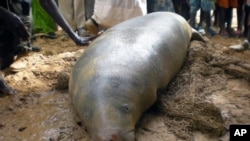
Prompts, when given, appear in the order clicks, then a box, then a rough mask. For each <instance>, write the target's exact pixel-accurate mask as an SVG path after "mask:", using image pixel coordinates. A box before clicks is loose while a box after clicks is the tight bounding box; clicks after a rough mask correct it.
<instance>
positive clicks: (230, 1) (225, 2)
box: [217, 0, 238, 8]
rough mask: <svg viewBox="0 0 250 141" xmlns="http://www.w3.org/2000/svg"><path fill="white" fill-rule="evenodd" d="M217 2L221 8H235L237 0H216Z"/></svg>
mask: <svg viewBox="0 0 250 141" xmlns="http://www.w3.org/2000/svg"><path fill="white" fill-rule="evenodd" d="M217 4H218V5H219V6H220V7H222V8H229V7H232V8H237V7H238V0H217Z"/></svg>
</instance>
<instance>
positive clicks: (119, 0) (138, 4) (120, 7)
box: [92, 0, 147, 28]
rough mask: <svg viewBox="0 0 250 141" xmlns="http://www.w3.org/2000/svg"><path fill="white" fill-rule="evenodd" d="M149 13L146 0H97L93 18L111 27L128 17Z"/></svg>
mask: <svg viewBox="0 0 250 141" xmlns="http://www.w3.org/2000/svg"><path fill="white" fill-rule="evenodd" d="M146 14H147V2H146V0H95V5H94V14H93V16H92V18H93V19H94V20H95V21H96V22H97V23H98V24H99V25H101V26H103V27H105V28H109V27H111V26H113V25H116V24H118V23H120V22H122V21H125V20H127V19H130V18H133V17H136V16H142V15H146Z"/></svg>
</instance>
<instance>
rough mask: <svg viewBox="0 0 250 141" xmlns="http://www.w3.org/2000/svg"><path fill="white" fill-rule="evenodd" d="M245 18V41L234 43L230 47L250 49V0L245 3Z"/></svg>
mask: <svg viewBox="0 0 250 141" xmlns="http://www.w3.org/2000/svg"><path fill="white" fill-rule="evenodd" d="M244 9H245V18H244V35H245V36H246V39H245V40H244V41H243V43H241V44H238V45H232V46H230V47H229V48H231V49H234V50H244V49H250V30H249V28H250V17H249V16H250V0H246V3H245V7H244Z"/></svg>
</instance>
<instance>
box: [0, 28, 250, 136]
mask: <svg viewBox="0 0 250 141" xmlns="http://www.w3.org/2000/svg"><path fill="white" fill-rule="evenodd" d="M57 35H58V38H57V39H46V38H37V39H36V40H35V41H34V44H35V45H36V46H40V47H41V48H42V51H41V52H38V53H30V54H29V55H28V56H27V57H24V58H22V59H20V60H18V61H17V62H16V63H15V65H14V67H15V68H14V69H13V68H12V69H8V70H5V71H4V74H5V75H4V77H5V79H6V80H7V81H8V83H9V84H10V85H11V86H12V87H13V88H15V89H16V90H17V91H18V94H17V95H14V96H8V95H1V97H0V140H1V141H34V140H37V141H38V140H39V141H78V140H81V141H88V140H89V139H88V135H87V133H86V131H85V129H84V125H82V123H81V121H80V119H79V118H78V116H77V115H76V113H75V111H74V109H73V107H72V103H71V99H70V95H69V94H68V90H67V81H68V77H69V73H70V71H71V68H72V67H73V65H74V63H75V61H76V60H77V58H78V57H79V56H80V55H81V53H82V52H84V50H85V49H86V48H87V47H86V46H85V47H78V46H76V45H75V44H74V43H73V42H72V41H71V40H70V39H69V38H68V37H67V36H65V35H64V34H63V32H62V31H58V32H57ZM242 40H243V39H242V38H240V39H239V38H224V37H221V36H215V37H212V38H211V39H210V41H209V42H208V43H207V44H204V43H200V42H197V41H194V42H192V44H191V47H190V48H189V51H188V57H187V59H186V61H185V63H184V66H183V67H182V69H181V71H180V72H179V73H178V75H177V76H176V78H175V79H174V80H173V81H172V82H171V83H170V84H169V86H168V87H167V88H166V89H165V90H161V91H159V100H158V101H157V102H156V104H155V106H154V107H153V108H152V109H150V110H149V111H148V112H146V113H145V115H144V116H143V117H142V119H141V120H140V121H139V123H138V126H137V131H136V138H137V139H138V141H174V140H177V141H186V140H194V141H218V140H222V141H228V140H229V125H230V124H250V112H249V111H250V50H245V51H241V52H237V51H233V50H230V49H229V48H228V46H229V45H233V44H236V43H239V42H240V41H242ZM107 67H108V66H107Z"/></svg>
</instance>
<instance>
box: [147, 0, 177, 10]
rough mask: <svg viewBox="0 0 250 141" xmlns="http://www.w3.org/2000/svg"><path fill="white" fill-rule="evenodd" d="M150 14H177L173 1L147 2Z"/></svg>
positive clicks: (152, 0) (155, 0) (150, 0)
mask: <svg viewBox="0 0 250 141" xmlns="http://www.w3.org/2000/svg"><path fill="white" fill-rule="evenodd" d="M147 8H148V13H152V12H159V11H169V12H175V9H174V5H173V2H172V0H147Z"/></svg>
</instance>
